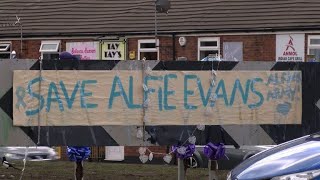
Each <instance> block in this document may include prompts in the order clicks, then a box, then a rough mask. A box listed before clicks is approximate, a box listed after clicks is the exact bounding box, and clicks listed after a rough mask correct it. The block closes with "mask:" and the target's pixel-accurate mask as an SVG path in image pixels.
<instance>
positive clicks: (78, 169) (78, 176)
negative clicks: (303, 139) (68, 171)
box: [75, 161, 83, 180]
mask: <svg viewBox="0 0 320 180" xmlns="http://www.w3.org/2000/svg"><path fill="white" fill-rule="evenodd" d="M82 179H83V161H81V162H76V163H75V180H82Z"/></svg>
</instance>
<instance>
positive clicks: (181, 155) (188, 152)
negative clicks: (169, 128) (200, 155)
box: [172, 144, 196, 159]
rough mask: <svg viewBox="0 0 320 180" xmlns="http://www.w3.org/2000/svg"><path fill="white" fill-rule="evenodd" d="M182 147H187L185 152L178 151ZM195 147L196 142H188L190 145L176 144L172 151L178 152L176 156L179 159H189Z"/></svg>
mask: <svg viewBox="0 0 320 180" xmlns="http://www.w3.org/2000/svg"><path fill="white" fill-rule="evenodd" d="M181 147H185V148H186V150H185V152H184V153H180V152H178V149H179V148H181ZM195 149H196V146H195V145H194V144H188V145H184V146H177V145H174V146H173V147H172V151H173V152H174V153H175V154H176V156H177V157H178V158H179V159H187V158H189V157H192V156H193V153H194V151H195Z"/></svg>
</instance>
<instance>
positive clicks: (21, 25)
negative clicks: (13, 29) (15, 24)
mask: <svg viewBox="0 0 320 180" xmlns="http://www.w3.org/2000/svg"><path fill="white" fill-rule="evenodd" d="M21 56H22V23H20V58H21Z"/></svg>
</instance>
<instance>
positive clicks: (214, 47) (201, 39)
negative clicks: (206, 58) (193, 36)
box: [198, 37, 220, 61]
mask: <svg viewBox="0 0 320 180" xmlns="http://www.w3.org/2000/svg"><path fill="white" fill-rule="evenodd" d="M212 41H217V46H204V47H201V46H200V45H201V42H212ZM215 50H217V51H218V55H220V38H219V37H200V38H198V61H200V60H201V59H200V51H215Z"/></svg>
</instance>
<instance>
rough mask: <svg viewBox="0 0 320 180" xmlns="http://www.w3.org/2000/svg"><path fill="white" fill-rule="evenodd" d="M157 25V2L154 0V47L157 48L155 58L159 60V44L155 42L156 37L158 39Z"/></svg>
mask: <svg viewBox="0 0 320 180" xmlns="http://www.w3.org/2000/svg"><path fill="white" fill-rule="evenodd" d="M157 36H158V27H157V4H156V2H155V3H154V41H155V42H154V43H155V47H156V49H157V60H159V59H160V58H158V56H160V55H159V54H160V52H159V53H158V51H159V49H158V48H159V46H158V43H157V39H158V37H157Z"/></svg>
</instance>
